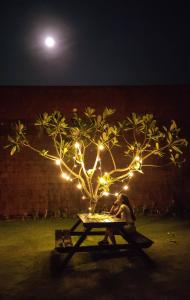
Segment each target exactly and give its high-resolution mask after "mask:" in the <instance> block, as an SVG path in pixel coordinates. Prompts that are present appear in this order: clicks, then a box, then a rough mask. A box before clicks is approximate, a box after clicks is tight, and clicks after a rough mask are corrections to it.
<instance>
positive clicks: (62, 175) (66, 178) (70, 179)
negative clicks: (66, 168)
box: [61, 173, 73, 181]
mask: <svg viewBox="0 0 190 300" xmlns="http://www.w3.org/2000/svg"><path fill="white" fill-rule="evenodd" d="M61 177H62V178H63V179H65V180H67V181H73V179H72V178H71V177H70V176H69V175H67V174H66V173H61Z"/></svg>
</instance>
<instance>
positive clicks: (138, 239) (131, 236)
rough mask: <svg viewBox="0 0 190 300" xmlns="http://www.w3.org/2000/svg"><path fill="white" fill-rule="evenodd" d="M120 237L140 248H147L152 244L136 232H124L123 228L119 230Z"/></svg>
mask: <svg viewBox="0 0 190 300" xmlns="http://www.w3.org/2000/svg"><path fill="white" fill-rule="evenodd" d="M120 232H121V235H122V237H123V238H124V239H125V240H126V241H127V242H128V243H131V244H134V245H136V246H138V247H140V248H149V247H150V246H152V244H153V243H154V242H153V241H152V240H150V239H149V238H147V237H146V236H144V235H143V234H141V233H140V232H138V231H134V232H131V233H129V232H126V231H125V229H124V228H120Z"/></svg>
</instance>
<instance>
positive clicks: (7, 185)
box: [0, 86, 190, 216]
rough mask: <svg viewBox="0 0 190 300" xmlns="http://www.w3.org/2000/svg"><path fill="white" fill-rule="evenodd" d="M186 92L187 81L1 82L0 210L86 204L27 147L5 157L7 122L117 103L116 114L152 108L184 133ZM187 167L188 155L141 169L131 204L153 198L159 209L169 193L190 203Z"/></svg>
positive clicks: (39, 211) (150, 201) (55, 210)
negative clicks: (178, 165)
mask: <svg viewBox="0 0 190 300" xmlns="http://www.w3.org/2000/svg"><path fill="white" fill-rule="evenodd" d="M189 97H190V87H187V86H185V87H183V86H181V87H180V86H179V87H0V99H1V107H0V122H1V123H0V125H1V127H0V137H1V139H0V144H1V145H0V146H1V150H0V155H1V156H0V215H7V216H10V215H24V214H45V212H46V210H47V209H48V211H49V213H51V214H54V215H56V214H59V213H60V211H63V210H64V211H66V212H67V211H69V212H72V213H74V212H76V211H78V210H80V209H84V208H85V207H86V206H87V204H86V202H85V200H82V199H81V195H80V192H79V191H78V190H77V189H75V188H73V185H72V183H65V182H63V181H62V180H61V178H60V174H59V172H58V169H57V168H56V166H55V165H54V164H53V163H51V162H49V161H47V160H45V159H43V158H42V157H38V156H36V155H35V154H34V153H30V152H28V151H23V152H21V153H20V154H18V155H17V156H14V157H10V156H9V154H8V153H7V152H6V151H5V150H3V149H2V147H3V145H4V144H6V143H7V141H6V136H7V133H8V132H9V128H10V123H11V122H14V121H15V120H17V119H24V120H26V121H27V122H31V121H32V120H34V119H35V118H36V116H37V115H38V114H39V113H41V112H44V111H48V112H51V111H53V110H55V109H58V110H62V111H64V112H65V114H66V115H70V113H71V111H72V108H74V107H77V108H78V109H79V110H82V109H84V107H86V106H92V107H96V108H97V109H98V110H101V109H102V108H104V107H105V106H108V107H114V108H116V109H117V113H116V119H117V120H119V119H120V118H123V117H124V116H125V115H127V114H129V113H131V112H133V111H135V112H151V113H154V114H155V116H156V117H157V118H159V119H160V120H162V121H163V120H165V121H166V123H167V122H168V121H170V120H171V119H176V120H177V122H178V123H179V125H180V126H181V127H182V129H183V133H184V134H185V135H186V136H189V125H190V121H189V111H188V100H189ZM33 134H34V133H32V132H31V138H34V135H33ZM189 170H190V165H189V161H187V163H186V165H185V167H184V168H182V169H174V168H171V169H160V170H154V169H151V170H150V169H149V170H146V172H145V175H143V176H142V175H138V176H135V178H134V180H133V181H132V183H131V186H130V191H129V192H128V194H129V196H130V198H131V199H132V200H133V203H134V205H135V206H136V207H138V206H142V205H147V206H151V205H152V204H153V202H154V201H155V202H156V206H157V207H158V208H159V210H164V209H165V208H166V207H167V206H168V205H169V203H171V201H172V199H174V200H175V201H177V203H178V208H179V209H183V207H189V196H190V188H189V181H190V172H189ZM107 202H108V200H106V201H105V205H107V204H108V203H107Z"/></svg>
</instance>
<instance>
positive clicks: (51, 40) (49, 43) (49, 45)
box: [44, 36, 55, 48]
mask: <svg viewBox="0 0 190 300" xmlns="http://www.w3.org/2000/svg"><path fill="white" fill-rule="evenodd" d="M44 43H45V46H46V47H47V48H53V47H55V40H54V38H53V37H51V36H47V37H46V38H45V41H44Z"/></svg>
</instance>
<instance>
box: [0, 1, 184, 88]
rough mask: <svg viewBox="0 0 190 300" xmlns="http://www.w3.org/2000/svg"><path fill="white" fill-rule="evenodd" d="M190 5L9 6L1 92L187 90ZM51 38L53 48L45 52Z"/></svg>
mask: <svg viewBox="0 0 190 300" xmlns="http://www.w3.org/2000/svg"><path fill="white" fill-rule="evenodd" d="M187 3H188V1H167V0H165V1H158V0H155V1H153V0H152V1H146V0H139V1H136V0H130V1H128V0H125V1H122V0H115V1H114V0H113V1H112V0H109V1H108V0H100V1H93V0H88V1H86V0H76V1H74V0H65V1H64V0H60V1H56V0H52V1H50V0H49V1H48V0H47V1H46V0H44V1H42V0H36V1H35V0H33V1H30V0H27V1H26V0H23V1H17V0H12V1H8V0H7V1H4V4H1V7H0V41H1V43H0V45H1V46H0V85H144V84H147V85H149V84H188V83H190V73H189V70H190V31H189V29H190V17H189V9H188V6H187ZM46 35H52V36H54V38H55V40H56V47H55V48H54V49H47V48H45V46H44V44H43V41H44V38H45V36H46Z"/></svg>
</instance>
